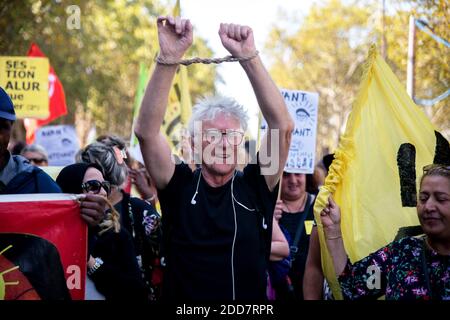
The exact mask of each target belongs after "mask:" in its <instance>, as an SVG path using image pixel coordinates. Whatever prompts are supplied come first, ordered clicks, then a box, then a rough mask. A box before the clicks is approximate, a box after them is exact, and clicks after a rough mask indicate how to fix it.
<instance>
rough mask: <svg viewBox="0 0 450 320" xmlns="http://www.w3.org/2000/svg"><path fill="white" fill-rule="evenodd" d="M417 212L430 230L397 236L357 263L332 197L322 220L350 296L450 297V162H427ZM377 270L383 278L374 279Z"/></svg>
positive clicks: (335, 260)
mask: <svg viewBox="0 0 450 320" xmlns="http://www.w3.org/2000/svg"><path fill="white" fill-rule="evenodd" d="M417 214H418V217H419V221H420V224H421V226H422V229H423V231H424V233H425V235H424V236H422V237H407V238H403V239H400V240H398V241H394V242H391V243H390V244H388V245H387V246H385V247H383V248H381V249H379V250H378V251H376V252H374V253H372V254H370V255H369V256H368V257H366V258H363V259H362V260H360V261H358V262H355V263H354V264H352V263H350V260H349V259H348V257H347V254H346V252H345V248H344V243H343V241H342V234H341V229H340V209H339V207H338V206H337V204H336V203H335V202H334V201H333V200H332V199H331V197H330V199H329V201H328V205H327V207H326V208H324V209H323V210H322V212H321V220H322V225H323V230H324V234H325V237H326V239H327V247H328V249H329V252H330V254H331V257H332V259H333V264H334V269H335V272H336V275H337V276H338V280H339V283H340V285H341V289H342V294H343V296H344V298H345V299H362V298H378V297H380V296H382V295H386V299H390V300H407V299H408V300H415V299H417V300H450V263H449V261H450V166H444V165H430V166H426V167H424V175H423V176H422V179H421V181H420V192H419V199H418V203H417ZM368 270H372V271H371V272H368ZM374 271H377V272H376V273H374ZM374 274H379V275H380V281H379V283H377V282H376V281H372V279H371V278H370V279H369V277H373V275H374ZM373 282H375V283H373Z"/></svg>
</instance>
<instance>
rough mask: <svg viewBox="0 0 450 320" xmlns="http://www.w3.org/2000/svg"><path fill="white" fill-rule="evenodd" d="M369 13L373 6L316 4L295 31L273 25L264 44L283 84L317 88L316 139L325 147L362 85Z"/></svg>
mask: <svg viewBox="0 0 450 320" xmlns="http://www.w3.org/2000/svg"><path fill="white" fill-rule="evenodd" d="M370 12H371V7H370V6H369V7H363V6H359V5H358V4H357V3H350V4H347V5H344V4H342V3H341V2H340V1H338V0H332V1H328V2H327V3H325V4H323V5H317V4H316V5H313V6H312V7H311V10H310V12H309V14H308V15H307V16H306V17H305V19H304V21H302V22H301V23H300V24H299V28H298V30H296V31H295V32H294V33H293V34H291V35H289V34H287V32H286V30H283V29H281V28H279V27H276V28H274V29H273V30H272V32H271V36H270V39H269V41H268V44H267V46H266V48H267V49H268V50H269V51H270V53H271V56H272V57H274V58H273V59H274V64H273V66H272V68H271V73H272V75H273V77H274V79H275V81H276V82H277V84H278V85H279V86H280V87H283V88H287V89H294V90H295V89H298V90H306V91H313V92H318V93H319V117H318V123H319V125H318V128H317V129H318V131H317V133H318V137H317V141H318V142H319V143H318V146H320V145H321V146H322V147H323V148H325V149H327V148H331V149H333V148H334V147H335V146H337V143H338V139H339V135H340V133H341V131H342V129H343V126H344V124H345V119H346V116H347V115H348V113H349V110H350V107H351V104H352V102H353V99H354V97H355V93H356V91H357V88H358V84H359V78H360V75H361V70H360V68H359V64H360V63H361V62H362V61H364V59H365V57H366V54H367V50H368V48H369V43H370V40H371V39H372V37H373V35H372V34H371V30H370V29H369V28H368V26H367V20H368V19H369V17H370ZM324 17H326V18H324ZM318 152H319V153H321V152H322V150H318ZM325 152H326V151H325Z"/></svg>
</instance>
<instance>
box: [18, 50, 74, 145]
mask: <svg viewBox="0 0 450 320" xmlns="http://www.w3.org/2000/svg"><path fill="white" fill-rule="evenodd" d="M28 56H29V57H45V55H44V53H43V52H42V51H41V49H39V47H38V45H37V44H35V43H32V44H31V46H30V49H29V50H28ZM48 97H49V99H50V100H49V111H50V114H49V116H48V118H47V119H30V120H29V121H27V122H28V124H25V128H26V130H27V144H31V143H33V142H34V138H35V137H34V132H35V131H36V130H37V129H38V128H39V127H42V126H45V125H46V124H49V123H50V122H52V121H53V120H55V119H57V118H59V117H61V116H63V115H66V114H67V106H66V96H65V94H64V88H63V86H62V83H61V81H59V78H58V76H57V75H56V73H55V70H53V68H52V66H51V65H50V70H49V74H48Z"/></svg>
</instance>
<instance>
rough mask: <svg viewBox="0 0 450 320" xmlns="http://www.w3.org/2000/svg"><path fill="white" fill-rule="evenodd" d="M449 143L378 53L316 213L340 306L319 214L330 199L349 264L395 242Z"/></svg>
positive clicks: (328, 271)
mask: <svg viewBox="0 0 450 320" xmlns="http://www.w3.org/2000/svg"><path fill="white" fill-rule="evenodd" d="M442 147H444V149H445V148H448V142H447V141H446V140H445V139H444V138H443V137H442V136H441V135H440V134H439V133H437V132H435V129H434V127H433V125H432V124H431V122H430V121H429V119H428V118H427V117H426V116H425V114H424V112H423V111H422V110H421V109H420V108H419V107H418V106H417V105H415V104H414V102H413V101H412V100H411V98H410V97H409V96H408V95H407V93H406V91H405V89H404V88H403V86H402V85H401V84H400V82H399V81H398V80H397V78H396V77H395V75H394V73H393V72H392V71H391V69H390V68H389V66H388V65H387V64H386V62H385V61H384V60H383V59H382V58H381V57H380V56H379V54H378V53H377V52H376V48H375V47H374V46H372V48H371V49H370V52H369V56H368V59H367V61H366V63H365V65H364V76H363V79H362V83H361V87H360V91H359V93H358V96H357V98H356V100H355V102H354V104H353V109H352V112H351V114H350V116H349V119H348V123H347V127H346V130H345V133H344V135H343V136H341V139H340V143H339V146H338V148H337V150H336V152H335V160H334V161H333V163H332V165H331V167H330V171H329V175H328V176H327V178H326V180H325V185H324V186H323V187H322V188H321V190H320V193H319V195H318V197H317V200H316V204H315V206H314V215H315V218H316V221H317V222H318V231H319V238H320V244H321V248H322V250H321V255H322V267H323V269H324V273H325V276H326V278H327V280H328V282H329V283H330V285H331V289H332V291H333V294H334V296H335V298H336V299H341V298H342V295H341V292H340V289H339V285H338V283H337V279H336V276H335V273H334V269H333V265H332V262H331V258H330V256H329V253H328V251H327V249H326V243H325V241H324V236H323V230H322V226H321V223H320V211H321V210H322V209H323V208H324V206H325V205H326V203H327V199H328V196H329V195H330V194H331V195H332V196H333V198H334V200H335V201H336V203H337V204H338V205H339V206H340V208H341V230H342V235H343V240H344V245H345V249H346V252H347V254H348V256H349V258H350V261H351V262H355V261H358V260H360V259H361V258H363V257H365V256H367V255H368V254H370V253H372V252H374V251H375V250H377V249H379V248H381V247H382V246H384V245H386V244H388V243H389V242H391V241H393V240H394V237H395V235H396V234H397V231H398V229H399V228H400V227H405V226H412V225H418V224H419V222H418V218H417V213H416V208H415V205H416V190H417V189H418V186H419V179H420V177H421V175H422V168H423V166H425V165H427V164H430V163H433V162H436V159H437V158H438V157H439V156H440V154H439V149H440V148H442Z"/></svg>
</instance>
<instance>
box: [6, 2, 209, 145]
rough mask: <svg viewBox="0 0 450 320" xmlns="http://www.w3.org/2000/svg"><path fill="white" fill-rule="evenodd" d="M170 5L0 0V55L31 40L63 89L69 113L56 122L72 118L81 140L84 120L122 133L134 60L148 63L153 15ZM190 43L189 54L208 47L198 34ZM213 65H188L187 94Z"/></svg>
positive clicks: (204, 87)
mask: <svg viewBox="0 0 450 320" xmlns="http://www.w3.org/2000/svg"><path fill="white" fill-rule="evenodd" d="M174 4H175V2H174V3H173V5H174ZM70 5H78V6H79V8H80V10H81V15H80V17H81V21H80V22H81V28H80V29H79V30H77V29H73V30H69V28H67V26H66V21H67V19H68V18H69V16H70V15H69V13H67V12H66V9H67V7H69V6H70ZM171 10H172V8H168V7H163V5H161V4H160V1H157V0H128V1H108V0H97V1H73V0H71V1H69V0H60V1H58V0H54V1H48V0H47V1H44V0H43V1H35V0H18V1H8V0H0V28H1V29H2V30H4V31H3V32H2V33H3V34H2V41H1V42H0V55H26V53H27V51H28V48H29V46H30V44H31V42H35V43H37V44H38V45H39V46H40V48H41V49H42V51H43V52H44V53H45V54H46V55H47V56H48V57H49V59H50V63H51V65H52V66H53V68H54V69H55V72H56V73H57V75H58V76H59V78H60V80H61V82H62V83H63V86H64V90H65V93H66V100H67V105H68V109H69V115H68V116H66V117H63V118H61V119H58V120H56V121H55V123H74V122H75V123H76V126H77V127H78V129H79V130H78V133H79V134H80V138H81V140H82V141H83V142H84V141H85V138H86V134H87V130H88V129H89V128H90V126H91V123H90V122H91V121H93V122H94V123H95V126H96V129H97V133H98V134H103V133H108V132H109V133H115V134H118V135H121V136H123V137H126V138H128V137H129V136H130V134H131V122H132V117H133V114H132V108H133V102H134V95H135V91H136V85H137V80H138V71H139V63H140V62H146V63H147V65H150V64H151V63H152V59H153V57H154V54H155V52H157V50H158V41H157V30H156V17H157V16H158V15H160V14H164V13H169V12H171ZM194 43H195V45H194V46H193V48H192V49H191V51H190V52H189V55H197V56H205V57H208V56H211V55H212V53H211V49H210V48H208V47H207V45H206V42H205V41H204V40H202V39H198V38H197V39H195V40H194ZM215 73H216V71H215V68H214V67H212V66H198V65H194V66H191V67H190V68H189V79H190V88H191V96H192V100H193V101H195V99H196V98H197V97H198V96H200V95H203V94H205V93H208V92H211V91H213V90H214V78H215ZM80 128H82V129H80Z"/></svg>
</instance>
